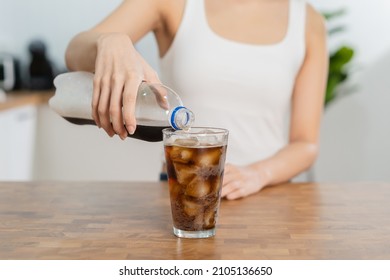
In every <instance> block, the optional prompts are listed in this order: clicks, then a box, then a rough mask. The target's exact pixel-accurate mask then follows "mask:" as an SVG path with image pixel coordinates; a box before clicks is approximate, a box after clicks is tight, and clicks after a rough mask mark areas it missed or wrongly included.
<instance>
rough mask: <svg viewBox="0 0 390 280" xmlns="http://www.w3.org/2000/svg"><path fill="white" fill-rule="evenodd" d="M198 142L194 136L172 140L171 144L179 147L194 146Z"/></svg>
mask: <svg viewBox="0 0 390 280" xmlns="http://www.w3.org/2000/svg"><path fill="white" fill-rule="evenodd" d="M198 144H199V141H198V138H196V137H188V138H179V139H176V140H175V141H174V142H173V145H175V146H180V147H196V146H197V145H198Z"/></svg>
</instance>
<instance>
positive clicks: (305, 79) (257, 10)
mask: <svg viewBox="0 0 390 280" xmlns="http://www.w3.org/2000/svg"><path fill="white" fill-rule="evenodd" d="M149 31H153V32H154V35H155V37H156V41H157V44H158V48H159V53H160V63H161V72H162V81H163V83H165V84H167V85H168V86H170V87H171V88H173V89H175V90H176V91H177V92H179V94H180V96H181V97H182V100H183V103H184V104H186V106H188V107H189V108H191V110H193V111H194V112H195V114H196V119H197V123H196V124H197V125H204V126H220V127H224V128H227V129H229V131H230V133H229V148H228V157H227V164H226V168H225V175H224V182H223V188H222V196H223V197H225V198H227V199H237V198H240V197H245V196H248V195H250V194H253V193H255V192H258V191H260V190H261V189H262V188H264V187H265V186H271V185H275V184H278V183H282V182H285V181H288V180H290V179H291V178H293V177H294V176H296V175H298V174H299V173H301V172H302V171H304V170H306V169H307V168H309V167H310V166H311V165H312V164H313V163H314V161H315V158H316V155H317V153H318V142H319V128H320V120H321V115H322V108H323V98H324V91H325V84H326V77H327V66H328V65H327V61H328V53H327V48H326V29H325V25H324V21H323V18H322V17H321V15H320V14H319V13H318V12H316V11H315V10H314V9H313V8H312V7H311V6H310V5H308V4H306V3H305V1H304V0H243V1H238V0H126V1H124V2H123V3H122V4H121V5H120V6H119V7H118V8H117V9H116V10H115V11H114V12H113V13H112V14H111V15H109V16H108V17H107V18H106V19H105V20H103V21H102V22H101V23H99V24H98V25H97V26H95V27H94V28H92V29H91V30H88V31H85V32H82V33H80V34H78V35H76V36H75V38H73V39H72V41H71V42H70V44H69V46H68V49H67V52H66V61H67V65H68V68H69V69H70V70H85V71H90V72H95V78H94V93H93V102H92V103H93V104H92V107H93V118H94V120H95V121H96V123H97V124H98V126H99V127H102V128H103V129H104V130H105V131H106V132H107V133H108V135H110V136H113V135H115V134H118V135H119V136H120V137H121V138H122V139H124V138H125V137H126V135H127V132H129V133H133V132H134V130H135V128H136V121H135V118H134V107H135V97H136V92H137V88H138V86H139V84H140V83H141V81H142V80H146V81H149V82H152V83H154V82H155V83H160V80H159V77H158V76H157V74H156V72H155V71H154V70H153V69H152V68H151V67H150V66H149V65H148V64H147V63H146V62H145V60H144V59H143V58H142V57H141V56H140V54H139V53H138V52H137V51H136V49H135V48H134V43H135V42H137V41H138V40H139V39H140V38H142V37H143V36H144V35H145V34H147V33H148V32H149ZM122 105H123V110H122ZM111 123H112V124H111ZM123 123H125V126H126V129H127V131H126V129H125V128H124V126H123Z"/></svg>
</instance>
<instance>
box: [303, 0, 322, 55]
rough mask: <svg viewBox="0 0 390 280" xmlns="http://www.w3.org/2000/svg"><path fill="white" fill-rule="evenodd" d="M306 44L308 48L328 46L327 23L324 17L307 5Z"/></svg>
mask: <svg viewBox="0 0 390 280" xmlns="http://www.w3.org/2000/svg"><path fill="white" fill-rule="evenodd" d="M306 10H307V14H306V43H307V46H308V48H310V47H311V46H312V47H317V46H319V45H326V37H327V30H326V22H325V18H324V17H323V15H322V14H321V13H320V12H319V11H318V10H316V9H315V8H314V7H313V6H312V5H310V4H307V9H306Z"/></svg>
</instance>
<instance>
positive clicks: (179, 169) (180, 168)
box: [173, 162, 198, 185]
mask: <svg viewBox="0 0 390 280" xmlns="http://www.w3.org/2000/svg"><path fill="white" fill-rule="evenodd" d="M173 167H174V169H175V173H176V178H177V182H178V183H179V184H181V185H188V184H189V183H190V182H191V180H192V179H194V177H195V176H196V174H197V172H198V168H197V167H196V166H193V165H188V164H185V163H179V162H174V163H173Z"/></svg>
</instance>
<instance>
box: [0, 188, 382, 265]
mask: <svg viewBox="0 0 390 280" xmlns="http://www.w3.org/2000/svg"><path fill="white" fill-rule="evenodd" d="M0 259H44V260H49V259H67V260H69V259H77V260H79V259H94V260H95V259H140V260H152V259H216V260H218V259H241V260H243V259H277V260H278V259H279V260H283V259H306V260H310V259H317V260H323V259H353V260H355V259H387V260H388V259H390V184H385V183H364V184H363V183H356V184H353V183H350V184H284V185H280V186H274V187H270V188H266V189H264V190H263V191H261V192H260V193H258V194H256V195H253V196H250V197H247V198H244V199H241V200H236V201H226V200H223V201H222V203H221V209H220V215H219V220H218V227H217V234H216V236H215V237H212V238H209V239H180V238H177V237H175V236H174V235H173V233H172V223H171V213H170V206H169V196H168V187H167V185H166V184H165V183H145V182H143V183H137V182H128V183H125V182H123V183H113V182H99V183H97V182H75V183H71V182H53V183H49V182H35V183H33V182H31V183H24V182H19V183H18V182H15V183H6V182H2V183H0Z"/></svg>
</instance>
